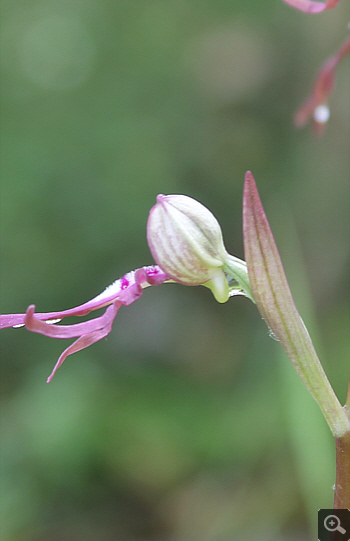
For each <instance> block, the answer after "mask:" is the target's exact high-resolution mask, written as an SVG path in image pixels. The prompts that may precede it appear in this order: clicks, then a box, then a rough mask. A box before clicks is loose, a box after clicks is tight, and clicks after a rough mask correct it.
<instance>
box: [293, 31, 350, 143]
mask: <svg viewBox="0 0 350 541" xmlns="http://www.w3.org/2000/svg"><path fill="white" fill-rule="evenodd" d="M349 53H350V38H349V39H347V40H346V41H345V43H344V44H343V45H342V46H341V47H340V49H339V50H338V51H337V52H336V53H335V54H334V55H333V56H331V57H330V58H329V59H328V60H327V61H326V62H325V63H324V64H323V66H322V68H321V69H320V71H319V72H318V75H317V77H316V81H315V83H314V87H313V90H312V92H311V95H310V96H309V98H308V99H307V100H306V101H305V102H304V103H303V104H302V105H301V106H300V107H299V109H298V110H297V112H296V114H295V117H294V122H295V125H296V126H297V127H298V128H302V127H303V126H304V125H305V124H306V123H307V122H308V121H309V119H310V118H312V119H313V125H314V130H315V132H316V133H318V134H322V133H323V130H324V126H325V123H326V122H327V121H328V118H329V108H328V99H329V96H330V94H331V92H332V90H333V86H334V78H335V68H336V67H337V65H338V64H339V62H340V61H341V60H342V59H343V58H344V56H346V55H347V54H349Z"/></svg>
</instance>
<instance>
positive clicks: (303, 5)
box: [284, 0, 339, 13]
mask: <svg viewBox="0 0 350 541" xmlns="http://www.w3.org/2000/svg"><path fill="white" fill-rule="evenodd" d="M284 1H285V2H286V4H289V5H290V6H292V7H293V8H296V9H299V10H300V11H304V12H305V13H321V11H324V10H325V9H331V8H335V6H336V5H337V4H338V2H339V0H326V2H314V0H284Z"/></svg>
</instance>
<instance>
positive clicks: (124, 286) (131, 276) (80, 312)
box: [0, 265, 169, 329]
mask: <svg viewBox="0 0 350 541" xmlns="http://www.w3.org/2000/svg"><path fill="white" fill-rule="evenodd" d="M167 280H169V276H168V275H167V274H166V273H165V272H163V271H162V269H161V268H160V267H158V266H157V265H150V266H148V267H147V266H146V267H142V268H141V269H137V270H136V271H131V272H129V273H128V274H126V275H125V276H123V278H120V279H119V280H116V281H115V282H114V283H113V284H112V285H110V286H109V287H107V288H106V290H105V291H103V292H102V293H101V294H100V295H97V297H94V298H93V299H91V300H90V301H88V302H85V303H84V304H81V305H79V306H76V307H75V308H70V309H68V310H62V311H59V312H37V313H36V314H35V318H36V320H43V321H49V320H55V319H62V318H64V317H68V316H84V315H86V314H88V313H89V312H92V311H93V310H98V309H99V308H103V307H105V306H108V305H109V304H111V303H112V302H114V301H115V300H117V299H119V298H120V297H121V298H122V301H121V302H122V304H125V305H128V304H131V303H132V302H134V301H135V300H137V299H138V298H139V296H140V287H139V286H141V288H143V287H146V286H147V285H152V286H153V285H160V284H163V283H164V282H165V281H167ZM135 284H137V286H135ZM130 288H131V289H130ZM25 318H26V314H2V315H0V329H6V328H8V327H15V326H17V325H18V326H22V325H24V322H25Z"/></svg>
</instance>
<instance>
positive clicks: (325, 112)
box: [314, 105, 330, 124]
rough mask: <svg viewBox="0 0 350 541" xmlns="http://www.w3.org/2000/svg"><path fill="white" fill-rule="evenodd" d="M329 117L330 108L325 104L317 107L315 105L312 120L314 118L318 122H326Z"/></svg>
mask: <svg viewBox="0 0 350 541" xmlns="http://www.w3.org/2000/svg"><path fill="white" fill-rule="evenodd" d="M329 117H330V110H329V107H327V105H319V106H318V107H316V109H315V111H314V120H316V122H319V123H320V124H325V123H326V122H328V120H329Z"/></svg>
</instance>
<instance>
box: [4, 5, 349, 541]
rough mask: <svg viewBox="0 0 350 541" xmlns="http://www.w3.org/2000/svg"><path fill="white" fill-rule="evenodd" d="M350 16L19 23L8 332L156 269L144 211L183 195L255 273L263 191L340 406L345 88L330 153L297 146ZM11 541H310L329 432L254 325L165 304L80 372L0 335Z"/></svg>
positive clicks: (129, 325) (7, 169) (140, 13)
mask: <svg viewBox="0 0 350 541" xmlns="http://www.w3.org/2000/svg"><path fill="white" fill-rule="evenodd" d="M345 4H346V2H344V3H340V4H339V7H338V8H337V9H334V10H330V11H329V12H327V13H326V14H325V15H323V16H305V15H304V14H302V13H300V12H297V11H294V10H292V9H290V8H289V7H288V6H286V5H285V4H283V2H282V1H279V0H265V1H264V2H261V1H260V0H249V1H247V0H244V1H243V0H241V1H233V0H231V1H230V0H219V1H218V0H205V1H203V0H202V1H201V2H199V1H195V0H192V1H189V2H185V1H183V0H180V1H178V0H176V1H175V0H173V1H168V2H164V1H162V2H161V1H159V0H141V1H139V2H130V1H129V2H127V1H125V0H124V1H119V2H108V1H106V0H102V1H101V0H100V1H97V0H85V1H81V0H69V1H67V0H63V1H62V0H61V1H59V2H58V1H57V0H49V1H47V0H46V1H45V2H44V1H42V0H40V1H39V0H33V1H31V2H26V1H24V0H17V1H16V2H12V1H10V0H3V2H2V8H1V9H2V13H1V20H2V23H1V68H2V78H1V90H2V105H1V107H2V111H1V135H2V143H1V208H0V211H1V310H2V312H5V313H6V312H23V311H24V310H25V309H26V307H27V305H28V304H29V303H32V302H35V304H36V306H37V308H38V310H40V311H48V310H50V311H51V310H56V309H57V310H59V309H64V308H69V307H72V306H75V305H77V304H80V303H82V302H84V301H85V300H88V299H89V298H92V297H93V296H95V295H96V294H98V293H99V292H100V291H101V290H103V288H104V287H105V286H106V285H108V283H110V282H112V281H113V280H114V279H116V278H117V277H119V276H121V275H122V274H124V273H125V272H127V271H129V270H131V269H133V268H136V267H139V266H142V265H145V264H150V263H151V262H152V260H151V256H150V253H149V250H148V247H147V243H146V231H145V225H146V220H147V215H148V211H149V209H150V208H151V206H152V205H153V204H154V202H155V196H156V195H157V194H158V193H184V194H187V195H190V196H193V197H195V198H196V199H198V200H199V201H201V202H202V203H203V204H205V205H207V206H208V207H209V208H210V209H211V210H212V211H213V212H214V214H215V215H216V216H217V217H218V219H219V221H220V223H221V224H222V227H223V231H224V236H225V241H226V245H227V248H228V250H229V251H230V252H231V253H233V254H235V255H237V256H240V257H242V256H243V248H242V232H241V194H242V185H243V177H244V172H245V171H246V170H247V169H250V170H252V171H253V173H254V175H255V177H256V180H257V183H258V186H259V189H260V192H261V196H262V199H263V202H264V205H265V208H266V211H267V214H268V216H269V218H270V222H271V226H272V228H273V230H274V233H275V236H276V239H277V243H278V245H279V247H280V250H281V254H282V259H283V260H284V261H285V266H286V272H287V275H288V277H289V279H290V282H291V285H292V290H293V292H294V293H295V297H296V301H297V305H298V306H299V308H300V310H301V312H302V314H303V317H305V320H306V322H307V324H308V325H309V327H310V330H311V334H312V336H313V337H314V339H315V342H316V346H317V349H318V351H319V352H320V356H321V359H322V361H323V362H324V366H325V369H326V371H327V373H328V374H329V377H330V379H331V382H332V384H333V385H334V387H335V389H336V391H337V393H338V395H339V397H340V399H341V400H342V401H343V400H344V398H345V392H346V381H345V380H346V372H347V369H348V358H349V357H348V355H349V337H348V328H349V317H348V316H349V313H348V300H349V299H348V287H347V285H346V284H347V279H348V273H349V267H348V245H349V230H348V227H347V225H348V197H349V170H350V167H349V165H350V164H349V155H348V149H349V142H350V135H349V125H350V122H349V108H348V97H349V77H348V75H349V71H346V66H345V64H346V61H344V63H343V65H340V66H339V69H338V71H337V85H336V88H335V91H334V94H333V96H332V99H331V120H330V122H329V126H328V127H327V130H326V133H325V135H324V137H323V138H322V139H316V138H315V137H314V136H313V134H312V133H311V131H310V130H305V131H303V132H297V131H296V130H295V129H294V127H293V125H292V116H293V112H294V110H295V108H296V107H297V106H298V105H299V103H300V101H301V100H303V99H304V98H305V97H306V96H307V94H308V92H309V90H310V88H311V85H312V81H313V77H314V75H315V73H316V72H317V70H318V68H319V67H320V65H321V64H322V62H323V61H324V59H325V58H326V57H327V56H329V55H330V54H331V53H333V52H334V51H335V50H336V49H337V48H338V47H339V46H340V44H341V43H342V41H343V39H344V35H345V32H346V24H345V22H344V21H346V20H347V17H346V15H347V13H346V10H347V8H346V6H345ZM1 344H2V359H1V363H2V364H1V376H2V377H1V380H2V395H1V397H2V398H1V401H2V402H1V410H2V415H1V454H2V458H1V467H2V472H1V511H2V516H1V521H0V524H1V536H2V539H3V540H4V541H48V540H50V541H79V540H80V539H84V541H95V540H97V539H98V540H99V541H115V540H118V541H119V540H120V541H228V540H230V541H231V540H240V541H245V540H246V541H248V540H249V541H255V540H259V541H263V540H277V539H278V540H280V541H283V540H292V539H299V540H302V539H305V540H306V539H313V538H315V537H316V536H315V531H316V517H317V510H318V508H320V507H327V506H328V507H329V506H331V504H332V484H333V475H334V465H333V460H334V453H333V448H332V439H331V435H330V433H329V431H328V429H327V427H326V425H325V422H324V421H323V419H322V417H321V414H320V412H319V411H318V410H317V407H316V405H315V404H314V403H313V401H312V399H311V398H310V397H309V396H308V395H307V393H306V391H305V390H304V389H303V387H302V384H301V383H300V381H299V380H298V379H297V376H296V375H295V374H294V372H293V370H292V368H291V367H290V365H289V364H288V361H287V359H286V358H285V356H284V354H283V353H282V352H281V349H280V347H279V345H278V344H277V343H276V342H274V341H273V340H271V339H270V338H269V336H268V333H267V329H266V328H265V326H264V323H263V322H262V321H261V319H260V317H259V315H258V313H257V311H256V309H255V307H254V306H253V305H252V304H250V303H249V302H248V301H247V300H246V299H243V298H235V299H232V300H230V301H229V303H227V304H225V305H218V304H216V303H215V301H214V299H213V297H212V296H211V294H210V292H209V291H208V290H206V289H205V288H186V287H183V286H179V285H165V286H162V287H159V288H152V289H151V290H147V291H146V292H145V294H144V296H143V298H142V299H140V301H138V302H137V303H136V304H135V305H132V306H130V307H129V308H127V309H122V310H121V311H120V314H119V315H118V318H117V320H116V323H115V326H114V330H113V333H112V334H111V335H110V336H109V337H108V339H107V340H105V341H103V342H101V343H98V344H97V345H94V346H93V347H92V348H90V349H88V350H85V351H83V352H80V353H78V354H76V355H74V356H73V357H72V358H70V359H69V360H68V361H67V362H66V363H65V364H64V366H63V367H62V368H61V369H60V370H59V372H58V374H57V375H56V377H55V378H54V381H53V382H52V383H51V384H50V385H46V384H45V378H46V376H47V375H48V374H49V373H50V371H51V369H52V366H53V363H54V362H55V360H56V358H57V357H58V355H59V353H60V352H61V351H62V349H63V344H62V343H61V342H59V341H52V340H50V339H48V338H46V337H42V336H39V335H34V334H30V333H28V332H26V331H25V330H23V329H22V330H21V329H19V330H7V331H4V332H3V333H2V335H1Z"/></svg>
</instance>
